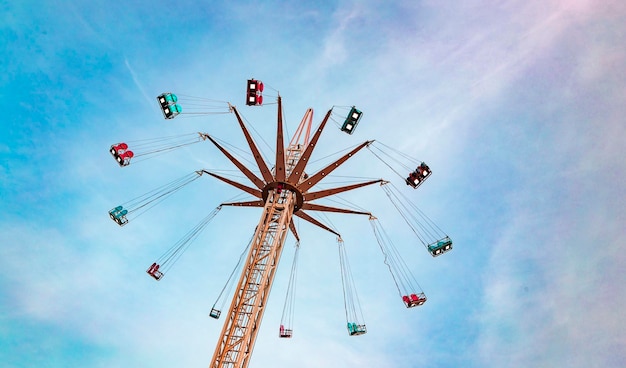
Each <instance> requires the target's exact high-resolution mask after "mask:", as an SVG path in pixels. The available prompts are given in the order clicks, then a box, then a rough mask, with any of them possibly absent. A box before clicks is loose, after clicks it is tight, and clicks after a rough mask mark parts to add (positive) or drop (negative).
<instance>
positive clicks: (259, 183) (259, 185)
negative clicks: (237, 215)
mask: <svg viewBox="0 0 626 368" xmlns="http://www.w3.org/2000/svg"><path fill="white" fill-rule="evenodd" d="M206 137H207V138H209V140H210V141H211V142H212V143H213V144H214V145H215V147H217V148H218V149H219V150H220V151H222V153H223V154H224V156H226V158H228V159H229V160H230V161H231V162H232V163H233V164H234V165H235V166H237V168H238V169H239V170H240V171H241V172H242V173H243V174H244V175H245V176H246V177H247V178H248V179H250V181H251V182H253V183H254V185H256V187H257V188H259V189H261V188H263V186H264V185H265V183H263V181H262V180H261V179H259V178H258V177H257V176H256V175H254V173H253V172H252V171H250V170H249V169H248V168H247V167H245V166H244V165H243V164H242V163H241V162H239V160H237V159H236V158H235V157H234V156H233V155H231V154H230V152H228V151H227V150H226V149H225V148H224V147H222V146H221V145H220V144H219V143H217V142H216V141H215V139H213V137H211V136H210V135H208V134H207V135H206Z"/></svg>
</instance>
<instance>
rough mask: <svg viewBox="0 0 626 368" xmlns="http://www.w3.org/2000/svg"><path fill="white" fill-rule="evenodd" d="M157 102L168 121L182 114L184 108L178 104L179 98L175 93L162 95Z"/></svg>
mask: <svg viewBox="0 0 626 368" xmlns="http://www.w3.org/2000/svg"><path fill="white" fill-rule="evenodd" d="M157 101H158V102H159V106H161V112H163V116H164V117H165V118H166V119H174V118H175V117H176V115H178V114H180V113H181V112H182V108H181V107H180V105H179V104H177V103H176V102H178V97H176V95H175V94H173V93H169V92H167V93H162V94H160V95H159V96H158V97H157Z"/></svg>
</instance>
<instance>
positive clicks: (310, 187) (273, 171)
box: [109, 79, 452, 368]
mask: <svg viewBox="0 0 626 368" xmlns="http://www.w3.org/2000/svg"><path fill="white" fill-rule="evenodd" d="M263 96H264V85H263V83H262V82H261V81H258V80H255V79H249V80H248V81H247V90H246V105H247V106H262V105H263ZM157 102H158V105H159V107H160V109H161V111H162V113H163V116H164V118H165V119H167V120H169V119H174V118H175V117H177V116H179V115H184V114H191V115H206V114H212V113H233V114H234V115H235V118H236V120H237V122H238V124H239V127H240V128H241V131H242V132H243V135H244V137H245V140H246V143H247V145H248V148H249V149H250V152H251V153H252V157H253V158H254V164H255V165H256V167H254V168H253V169H250V168H249V167H248V166H246V165H244V164H243V163H242V162H241V161H240V160H239V159H238V158H237V157H236V156H235V155H234V154H233V153H231V152H230V151H229V150H227V149H226V148H225V147H224V144H221V143H220V140H219V139H218V138H216V137H214V136H212V135H210V134H207V133H191V134H185V135H180V136H175V137H164V138H155V139H148V140H142V141H140V142H119V143H116V144H113V145H111V147H110V153H111V155H112V156H113V158H114V159H115V161H116V162H117V163H118V164H119V166H120V167H126V166H128V165H130V163H131V161H135V160H137V159H138V158H140V157H142V156H143V157H144V158H150V157H151V156H156V155H158V154H160V153H162V152H167V151H170V150H174V149H178V148H180V147H185V146H188V145H191V144H194V143H198V142H203V141H209V142H211V143H212V144H213V145H214V146H215V147H216V148H217V149H218V150H219V151H220V152H221V153H222V154H223V155H224V156H225V157H226V158H227V159H228V160H229V161H230V162H231V163H232V164H233V165H234V166H235V167H236V168H237V169H238V170H239V172H240V173H241V174H243V175H244V176H245V177H246V178H247V179H248V180H249V181H250V183H251V184H252V185H250V184H248V185H246V184H242V183H240V182H238V181H235V180H232V179H230V178H227V177H225V176H223V175H220V174H218V173H216V172H212V171H208V170H205V169H201V170H197V171H194V172H192V173H190V174H187V175H185V176H183V177H182V178H179V179H177V180H174V181H172V182H170V183H167V184H165V185H163V186H160V187H158V188H155V189H154V190H151V191H149V192H148V193H146V194H144V195H141V196H139V197H136V198H135V199H132V200H130V201H128V202H125V203H122V204H121V205H118V206H116V207H114V208H113V209H111V210H110V211H109V216H110V218H111V219H112V220H113V221H114V222H115V223H116V224H118V225H119V226H125V225H126V224H128V223H129V222H130V221H131V220H133V219H134V218H135V217H137V216H139V215H140V214H141V213H143V212H145V211H147V210H148V209H150V208H152V207H153V206H155V205H157V204H158V203H160V202H161V201H163V200H164V199H165V198H167V197H169V196H171V195H172V194H174V193H175V192H177V191H178V190H180V189H181V188H183V187H185V186H186V185H188V184H190V183H191V182H193V181H195V180H196V179H198V178H199V177H201V176H202V175H205V174H206V175H208V176H211V177H213V178H215V179H218V180H220V181H222V182H224V183H226V184H229V185H231V186H233V187H235V188H237V189H239V190H241V191H243V192H245V193H247V194H249V195H251V196H253V197H254V198H255V199H254V200H250V201H242V202H227V203H221V204H220V205H219V206H218V207H216V208H215V209H214V210H213V211H212V212H211V213H210V214H209V215H208V216H207V217H205V218H204V219H202V220H201V221H200V223H199V224H198V225H196V226H195V227H194V228H192V229H191V230H190V231H189V232H188V233H187V234H185V236H184V237H183V238H182V239H181V240H180V241H178V242H177V243H176V244H174V245H173V246H172V247H171V248H170V249H168V250H167V251H166V252H165V253H164V254H163V255H162V256H161V257H160V258H159V259H157V260H156V261H155V262H154V263H153V264H152V265H150V266H149V268H148V269H147V271H146V272H147V274H148V275H149V276H151V277H152V278H154V279H155V280H157V281H158V280H161V279H162V278H163V276H164V275H165V274H166V273H167V272H168V271H169V269H170V268H171V267H172V265H173V264H174V263H175V262H176V261H177V260H178V259H179V258H180V256H181V255H182V254H183V253H184V252H185V250H186V249H187V248H188V247H189V245H190V244H191V243H192V242H193V241H194V240H195V239H196V238H197V237H198V235H199V234H200V233H201V231H202V230H203V229H204V228H205V227H206V225H207V224H208V223H209V222H210V221H211V220H212V219H213V218H214V217H215V216H216V215H217V213H218V212H219V211H220V209H221V208H222V207H223V206H235V207H258V208H261V209H262V212H261V218H260V220H259V223H258V225H257V227H256V229H255V230H254V234H253V235H252V237H251V239H250V241H249V243H248V246H247V248H246V250H244V253H242V254H241V257H240V259H239V262H238V264H237V267H236V268H235V270H233V273H232V274H231V275H230V277H229V280H228V281H227V285H226V286H225V287H224V289H222V292H221V293H220V295H219V297H218V301H216V303H215V304H214V305H213V308H212V309H211V312H210V314H209V315H210V317H212V318H215V319H218V318H220V316H222V315H224V317H225V321H224V326H223V328H222V331H221V334H220V337H219V339H218V343H217V346H216V348H215V352H214V355H213V358H212V361H211V364H210V367H212V368H218V367H237V368H238V367H247V366H248V364H249V363H250V358H251V355H252V351H253V348H254V344H255V340H256V337H257V334H258V332H259V329H260V326H261V320H262V318H263V313H264V311H265V306H266V305H267V300H268V297H269V294H270V290H271V287H272V284H273V282H274V276H275V275H276V269H277V267H278V264H279V261H280V257H281V254H282V251H283V246H284V243H285V240H286V237H287V233H288V232H291V233H292V234H293V236H294V237H295V239H296V251H295V253H294V261H293V264H292V269H291V276H290V279H289V283H288V286H287V297H286V299H285V307H284V310H283V315H282V319H281V324H280V328H279V337H280V338H290V337H292V335H293V328H292V321H291V319H292V317H293V305H294V295H295V293H294V288H295V282H296V276H295V275H296V271H297V255H298V250H299V243H300V237H299V235H298V231H297V229H296V226H295V225H294V222H293V217H294V216H296V217H298V218H300V219H302V220H304V221H306V222H309V223H311V224H313V225H315V226H317V227H319V228H321V229H323V230H326V231H328V232H331V233H332V234H334V235H336V236H337V243H338V250H339V260H340V266H341V279H342V286H343V291H344V292H343V294H344V305H345V309H346V320H347V321H346V323H347V325H346V326H347V329H348V334H349V335H350V336H357V335H362V334H365V333H366V332H367V329H366V325H365V322H364V319H363V315H362V312H361V310H360V305H359V302H358V297H357V294H356V290H355V288H354V281H353V279H352V274H351V271H350V265H349V262H348V258H347V254H346V249H345V246H344V244H343V240H342V238H341V235H340V233H338V232H337V231H336V230H335V229H333V228H331V227H330V226H328V225H326V224H324V223H323V222H322V221H320V220H318V219H316V218H315V217H313V216H312V215H311V214H310V213H311V212H323V213H325V212H332V213H342V214H355V215H364V216H368V217H369V220H370V224H371V227H372V230H373V232H374V236H375V238H376V241H377V243H378V245H379V247H380V249H381V251H382V253H383V256H384V262H385V264H386V265H387V267H388V268H389V271H390V273H391V276H392V278H393V280H394V282H395V284H396V287H397V289H398V293H399V296H400V298H401V300H402V303H403V304H404V305H405V307H407V308H413V307H417V306H421V305H423V304H424V303H425V302H426V300H427V299H426V295H425V294H424V292H423V290H422V289H421V287H420V286H419V284H418V283H417V281H416V280H415V278H414V276H413V275H412V273H411V271H410V268H409V267H408V266H407V265H406V263H405V262H404V260H403V259H402V257H401V256H400V254H399V252H398V250H397V248H396V247H395V246H394V244H393V242H392V241H391V238H390V237H389V235H388V234H387V233H386V232H385V230H384V228H383V227H382V225H381V224H380V221H379V220H378V218H376V217H375V216H374V215H372V214H371V213H370V212H367V211H357V210H353V209H346V208H338V207H332V206H327V205H322V204H317V203H315V201H316V200H318V199H320V198H326V197H331V196H334V195H336V194H339V193H343V192H348V191H352V190H355V189H358V188H362V187H365V186H370V185H373V184H379V185H380V186H381V187H382V188H383V190H384V192H385V194H386V195H387V197H388V198H389V200H390V201H391V202H392V204H393V205H394V207H395V208H396V209H397V210H398V212H399V213H400V215H401V216H402V217H403V219H404V220H405V222H406V223H407V225H408V226H409V227H410V228H411V230H412V231H413V232H414V233H415V235H416V236H417V237H418V239H419V241H420V242H421V243H422V244H423V245H424V247H425V248H426V250H427V251H428V252H429V253H430V254H431V255H432V256H433V257H437V256H439V255H441V254H443V253H445V252H448V251H450V250H451V249H452V241H451V240H450V238H449V237H448V236H447V235H446V234H445V233H444V232H443V231H442V230H441V229H440V228H439V227H438V226H437V225H436V224H435V223H434V222H433V221H432V220H430V219H429V218H428V217H427V216H426V215H425V214H424V213H423V212H422V211H421V210H420V209H419V208H417V207H416V206H415V205H413V204H412V203H411V201H410V200H409V199H408V198H407V197H406V196H404V194H402V192H401V191H400V190H398V189H397V188H396V187H395V186H394V185H393V184H392V183H391V182H389V181H386V180H383V179H376V180H368V181H361V182H358V183H355V184H350V185H344V186H340V187H335V188H330V189H320V190H318V189H315V187H316V185H317V184H318V183H319V182H321V181H322V180H323V179H325V178H326V177H328V175H329V174H330V173H331V172H333V171H334V170H335V169H337V168H338V167H339V166H341V165H343V164H344V163H345V162H346V161H348V160H349V159H350V158H351V157H353V156H354V155H355V154H356V153H357V152H359V151H361V150H362V149H363V148H367V149H368V150H369V151H370V152H372V154H374V156H375V157H376V158H378V159H379V160H381V161H382V162H383V163H385V164H386V165H387V166H389V168H391V169H392V171H394V172H395V173H396V174H397V175H399V176H400V177H401V179H403V180H404V182H405V184H406V185H407V186H408V187H410V188H413V189H417V188H418V187H419V186H420V185H422V183H423V182H424V181H425V180H426V179H428V178H429V177H430V176H431V174H432V171H431V169H430V168H429V167H428V165H426V164H425V163H424V162H421V161H416V160H414V159H412V158H411V157H410V156H408V155H404V154H402V153H400V152H398V151H396V150H395V149H393V148H391V147H389V146H386V145H384V144H382V143H379V142H375V141H371V140H369V141H365V142H362V143H361V144H359V145H357V146H356V147H355V148H353V149H351V150H350V151H349V152H347V153H345V154H344V155H342V156H341V157H339V158H338V159H336V160H335V161H334V162H331V163H330V164H328V165H327V166H325V167H323V168H322V169H320V170H318V171H317V172H315V173H310V174H309V173H307V172H306V169H307V164H308V163H309V162H310V157H311V155H312V154H313V152H314V150H315V148H316V147H317V144H318V140H319V138H320V136H321V134H322V131H323V130H324V128H325V127H326V126H327V123H328V122H329V121H334V122H335V123H336V125H337V126H338V127H339V128H340V130H341V131H342V132H345V133H346V134H352V133H353V132H354V130H355V128H356V127H357V125H358V123H359V122H360V120H361V117H362V115H363V113H362V111H361V110H358V109H357V108H356V107H355V106H351V107H344V109H345V110H348V113H347V115H345V114H341V113H336V112H334V109H335V107H333V108H331V109H330V110H329V111H328V112H327V113H326V115H325V116H324V118H323V119H322V121H321V123H320V124H319V126H318V127H317V129H316V130H314V131H312V120H313V110H312V109H311V108H309V109H308V110H307V111H306V112H305V114H304V117H303V118H302V121H301V122H300V125H299V126H298V128H297V130H296V131H295V133H294V135H293V137H292V138H291V140H290V141H289V144H288V145H287V146H285V137H284V135H283V128H284V127H283V111H282V100H281V97H280V95H279V94H277V96H276V102H277V105H278V114H277V126H276V146H275V158H274V162H272V166H269V165H268V163H267V162H266V161H265V160H264V158H263V156H262V155H261V152H260V150H259V148H258V146H257V144H256V143H255V141H254V140H253V137H252V135H251V134H250V131H249V129H248V127H247V126H246V124H245V123H244V119H243V118H242V116H241V114H240V111H239V110H238V109H237V107H235V106H233V105H231V104H230V103H226V102H222V101H216V100H209V99H204V98H197V97H189V96H183V95H175V94H173V93H162V94H161V95H159V96H158V97H157ZM183 108H184V110H183ZM337 110H339V108H337ZM337 117H339V122H340V121H343V123H342V124H340V123H339V122H338V121H337V120H336V118H337ZM311 133H313V134H312V135H311ZM399 170H404V172H405V173H406V172H407V171H408V174H402V173H401V172H399ZM259 174H260V175H259ZM246 253H247V254H246ZM237 270H241V271H240V276H239V279H238V282H237V284H236V286H235V288H234V293H233V296H232V300H231V303H230V307H229V309H228V311H227V312H226V313H224V314H222V310H223V307H224V305H225V302H226V296H225V294H226V293H225V291H226V290H227V289H228V288H229V287H230V288H232V286H234V281H235V278H234V277H235V276H236V275H235V273H236V271H237ZM219 301H221V306H220V305H218V302H219Z"/></svg>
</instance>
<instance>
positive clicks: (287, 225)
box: [206, 96, 382, 368]
mask: <svg viewBox="0 0 626 368" xmlns="http://www.w3.org/2000/svg"><path fill="white" fill-rule="evenodd" d="M230 109H231V110H232V111H233V112H234V114H235V116H236V118H237V121H238V122H239V125H240V127H241V130H242V131H243V133H244V136H245V138H246V141H247V143H248V146H249V147H250V150H251V152H252V155H253V156H254V159H255V161H256V164H257V166H258V169H259V171H260V172H261V176H262V178H259V177H258V176H257V175H255V174H254V173H253V172H252V171H251V170H250V169H248V168H247V167H246V166H245V165H243V164H242V163H241V162H240V161H238V160H237V159H236V158H235V157H234V156H233V155H231V154H230V153H229V152H228V151H227V150H226V149H225V148H224V147H222V146H221V145H219V144H218V143H217V142H216V141H215V140H214V139H213V138H212V137H210V136H209V137H208V138H209V139H210V140H211V142H212V143H213V144H214V145H215V146H216V147H217V148H218V149H219V150H220V151H221V152H222V153H223V154H224V155H225V156H226V157H227V158H228V159H229V160H230V161H231V162H232V163H233V164H234V165H235V166H236V167H237V168H238V169H239V170H240V171H241V172H242V173H243V174H244V175H245V176H246V177H247V178H248V179H249V180H250V181H251V182H252V183H253V184H254V186H255V187H249V186H246V185H243V184H241V183H238V182H235V181H232V180H230V179H227V178H225V177H222V176H220V175H217V174H215V173H211V172H206V173H208V174H209V175H212V176H214V177H215V178H217V179H219V180H221V181H223V182H226V183H228V184H230V185H232V186H235V187H237V188H239V189H241V190H243V191H245V192H247V193H249V194H251V195H253V196H254V197H256V198H258V199H257V200H253V201H248V202H233V203H223V204H222V205H223V206H246V207H262V208H263V213H262V214H261V219H260V220H259V224H258V225H257V227H256V230H255V233H254V237H253V240H252V243H251V246H250V251H249V253H248V256H247V258H246V261H245V263H244V267H243V270H242V273H241V276H240V278H239V283H238V284H237V287H236V290H235V295H234V296H233V300H232V302H231V305H230V308H229V310H228V313H227V314H226V321H225V322H224V327H223V328H222V333H221V335H220V338H219V340H218V343H217V346H216V348H215V353H214V354H213V359H212V363H211V365H210V367H211V368H221V367H228V368H245V367H247V366H248V364H249V363H250V357H251V355H252V350H253V348H254V343H255V341H256V337H257V334H258V332H259V329H260V327H261V320H262V318H263V313H264V311H265V307H266V305H267V299H268V297H269V294H270V291H271V288H272V283H273V281H274V276H275V275H276V268H277V267H278V263H279V261H280V256H281V254H282V250H283V245H284V243H285V239H286V237H287V232H288V231H289V230H291V232H292V233H293V234H294V236H295V238H296V239H297V240H299V236H298V233H297V232H296V228H295V226H294V225H293V223H292V217H293V216H294V215H295V216H298V217H300V218H302V219H303V220H305V221H308V222H310V223H312V224H314V225H316V226H319V227H321V228H323V229H324V230H327V231H330V232H331V233H333V234H335V235H337V236H338V237H340V235H339V233H337V232H336V231H334V230H332V229H330V228H329V227H327V226H325V225H324V224H322V223H321V222H319V221H317V220H315V219H314V218H313V217H311V216H310V215H308V214H307V213H306V211H326V212H339V213H350V214H361V215H369V216H371V214H370V213H369V212H360V211H353V210H349V209H343V208H335V207H329V206H324V205H319V204H314V203H310V201H313V200H316V199H319V198H322V197H327V196H331V195H334V194H337V193H341V192H345V191H349V190H353V189H356V188H360V187H363V186H366V185H371V184H375V183H380V182H382V179H378V180H371V181H367V182H362V183H358V184H353V185H348V186H343V187H337V188H332V189H325V190H320V191H317V192H309V190H310V189H311V188H312V187H313V186H314V185H316V184H317V183H318V182H320V181H321V180H322V179H324V178H325V177H326V176H327V175H328V174H329V173H330V172H332V171H333V170H335V169H336V168H338V167H339V166H340V165H341V164H343V163H344V162H346V161H347V160H348V159H349V158H350V157H352V156H353V155H354V154H355V153H357V152H358V151H359V150H361V149H362V148H363V147H366V146H367V145H369V144H370V143H372V141H366V142H363V143H361V144H360V145H359V146H357V147H356V148H354V149H353V150H351V151H350V152H348V153H347V154H345V155H343V156H342V157H340V158H339V159H338V160H336V161H335V162H333V163H331V164H330V165H328V166H326V167H325V168H323V169H321V170H320V171H318V172H317V173H315V174H313V175H310V176H309V175H307V174H306V173H305V169H306V165H307V163H308V161H309V157H311V154H312V153H313V150H314V148H315V146H316V144H317V141H318V139H319V137H320V135H321V133H322V130H323V129H324V127H325V126H326V123H327V122H328V119H329V118H330V116H331V112H332V110H329V111H328V113H327V114H326V116H325V117H324V119H323V120H322V122H321V124H320V126H319V127H318V129H317V130H316V131H315V133H314V134H313V137H312V138H311V139H310V141H309V135H310V131H311V123H312V119H313V110H312V109H308V110H307V111H306V113H305V115H304V117H303V119H302V122H301V123H300V125H299V127H298V129H297V130H296V133H295V134H294V136H293V137H292V139H291V142H290V143H289V146H288V147H287V149H285V147H284V142H283V119H282V102H281V98H280V96H279V97H278V118H277V120H278V123H277V133H276V160H275V164H274V167H273V169H272V170H270V169H269V167H268V165H267V164H266V163H265V161H264V160H263V158H262V156H261V154H260V152H259V150H258V148H257V146H256V144H255V143H254V141H253V139H252V137H251V135H250V134H249V132H248V129H247V128H246V126H245V124H244V122H243V120H242V118H241V116H240V115H239V112H238V111H237V108H236V107H234V106H230ZM285 151H286V152H285Z"/></svg>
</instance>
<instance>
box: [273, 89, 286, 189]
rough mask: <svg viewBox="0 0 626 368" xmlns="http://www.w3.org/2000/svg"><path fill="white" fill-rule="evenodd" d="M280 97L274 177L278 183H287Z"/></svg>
mask: <svg viewBox="0 0 626 368" xmlns="http://www.w3.org/2000/svg"><path fill="white" fill-rule="evenodd" d="M282 107H283V106H282V102H281V98H280V96H278V118H277V120H278V124H276V125H277V128H276V166H275V173H274V177H275V178H276V181H285V145H284V142H283V110H282Z"/></svg>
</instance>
